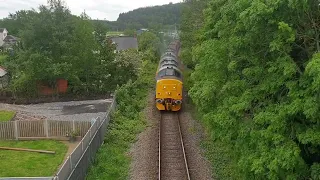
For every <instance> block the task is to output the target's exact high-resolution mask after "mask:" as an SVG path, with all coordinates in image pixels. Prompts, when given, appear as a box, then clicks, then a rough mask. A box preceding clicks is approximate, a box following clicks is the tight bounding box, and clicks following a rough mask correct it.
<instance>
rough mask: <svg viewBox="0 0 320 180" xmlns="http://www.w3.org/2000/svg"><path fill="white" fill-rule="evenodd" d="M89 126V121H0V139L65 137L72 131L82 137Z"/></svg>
mask: <svg viewBox="0 0 320 180" xmlns="http://www.w3.org/2000/svg"><path fill="white" fill-rule="evenodd" d="M90 126H91V122H90V121H54V120H37V121H9V122H1V123H0V139H6V140H10V139H16V140H19V139H24V138H41V137H43V138H54V137H66V136H67V134H69V135H70V133H72V132H76V133H77V136H81V137H83V136H84V135H85V134H86V133H87V131H88V129H89V128H90Z"/></svg>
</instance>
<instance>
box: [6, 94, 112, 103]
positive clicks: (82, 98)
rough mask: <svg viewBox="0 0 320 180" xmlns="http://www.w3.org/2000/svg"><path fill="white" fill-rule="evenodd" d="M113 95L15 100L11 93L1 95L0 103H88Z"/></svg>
mask: <svg viewBox="0 0 320 180" xmlns="http://www.w3.org/2000/svg"><path fill="white" fill-rule="evenodd" d="M112 97H113V95H112V93H106V94H103V95H88V96H85V95H83V96H81V95H79V96H77V95H73V94H66V95H59V96H41V97H35V98H17V99H16V98H14V97H12V96H11V94H10V93H8V94H7V95H3V94H1V93H0V102H1V103H6V104H18V105H28V104H40V103H52V102H68V101H88V100H99V99H109V98H112Z"/></svg>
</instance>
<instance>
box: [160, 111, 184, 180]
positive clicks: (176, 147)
mask: <svg viewBox="0 0 320 180" xmlns="http://www.w3.org/2000/svg"><path fill="white" fill-rule="evenodd" d="M159 128H160V129H159V171H158V173H159V174H158V179H159V180H160V179H162V180H164V179H165V180H167V179H175V180H184V179H187V180H190V175H189V169H188V162H187V156H186V153H185V148H184V143H183V136H182V133H181V127H180V118H179V114H178V113H173V112H163V113H161V118H160V126H159Z"/></svg>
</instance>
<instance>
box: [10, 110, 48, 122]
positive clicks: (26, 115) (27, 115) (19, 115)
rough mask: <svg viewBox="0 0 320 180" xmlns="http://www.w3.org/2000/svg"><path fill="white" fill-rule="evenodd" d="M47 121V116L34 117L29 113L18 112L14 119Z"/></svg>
mask: <svg viewBox="0 0 320 180" xmlns="http://www.w3.org/2000/svg"><path fill="white" fill-rule="evenodd" d="M45 119H47V118H46V117H45V116H38V115H32V114H30V113H27V112H23V111H18V112H16V115H15V116H14V118H13V119H12V120H13V121H40V120H45Z"/></svg>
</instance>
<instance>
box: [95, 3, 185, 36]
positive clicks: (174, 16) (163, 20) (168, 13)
mask: <svg viewBox="0 0 320 180" xmlns="http://www.w3.org/2000/svg"><path fill="white" fill-rule="evenodd" d="M181 7H182V3H177V4H172V3H170V4H166V5H162V6H152V7H145V8H139V9H135V10H132V11H129V12H125V13H120V15H119V18H118V19H117V21H101V22H104V23H105V24H107V25H108V27H109V28H110V29H111V30H113V31H117V30H118V31H124V30H126V29H135V30H136V29H140V28H150V29H157V30H159V29H162V28H164V27H168V26H173V25H175V24H177V25H178V24H180V17H181Z"/></svg>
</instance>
